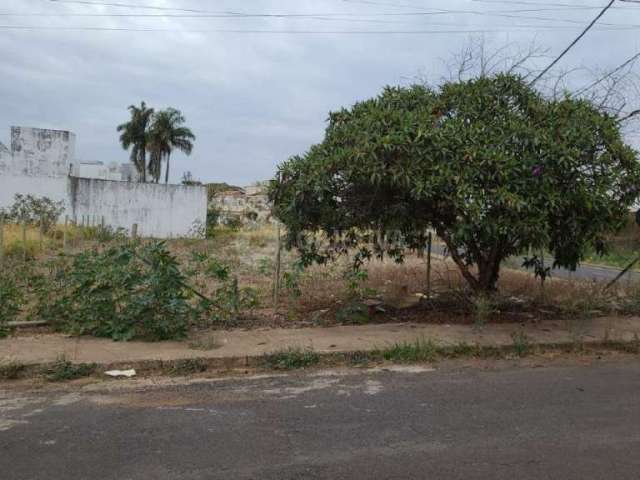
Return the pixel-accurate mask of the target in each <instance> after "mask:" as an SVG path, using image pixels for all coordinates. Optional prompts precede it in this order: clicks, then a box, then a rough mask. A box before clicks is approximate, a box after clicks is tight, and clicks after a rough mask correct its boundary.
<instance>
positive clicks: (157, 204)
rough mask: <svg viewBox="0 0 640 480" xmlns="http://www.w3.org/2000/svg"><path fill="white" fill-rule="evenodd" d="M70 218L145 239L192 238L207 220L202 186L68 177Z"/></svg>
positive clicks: (205, 196)
mask: <svg viewBox="0 0 640 480" xmlns="http://www.w3.org/2000/svg"><path fill="white" fill-rule="evenodd" d="M69 202H70V204H71V209H72V217H73V218H75V219H76V221H78V222H80V221H81V220H82V217H83V216H85V217H86V216H88V217H89V218H90V219H91V221H92V222H93V221H94V219H95V221H96V222H97V223H100V222H101V220H102V217H104V222H105V224H106V225H110V226H112V227H114V228H124V229H126V230H127V231H130V230H131V226H132V225H133V224H134V223H136V224H138V234H139V235H140V236H145V237H157V238H168V237H177V236H180V237H188V236H195V235H196V233H197V228H194V227H195V226H197V225H205V224H206V220H207V190H206V188H205V187H199V186H186V185H162V184H153V183H130V182H118V181H111V180H99V179H94V178H76V177H69Z"/></svg>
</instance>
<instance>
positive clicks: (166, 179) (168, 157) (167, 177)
mask: <svg viewBox="0 0 640 480" xmlns="http://www.w3.org/2000/svg"><path fill="white" fill-rule="evenodd" d="M170 158H171V154H170V153H167V170H166V172H165V175H164V183H165V184H168V183H169V159H170Z"/></svg>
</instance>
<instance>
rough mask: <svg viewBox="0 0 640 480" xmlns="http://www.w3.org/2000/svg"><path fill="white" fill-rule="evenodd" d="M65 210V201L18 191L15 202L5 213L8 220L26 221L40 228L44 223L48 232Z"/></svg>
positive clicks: (43, 227) (44, 228) (43, 226)
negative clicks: (55, 200) (23, 193)
mask: <svg viewBox="0 0 640 480" xmlns="http://www.w3.org/2000/svg"><path fill="white" fill-rule="evenodd" d="M63 211H64V207H63V202H54V201H53V200H51V199H50V198H48V197H36V196H33V195H22V194H20V193H16V195H15V197H14V199H13V204H12V205H11V206H10V207H9V208H8V209H7V210H6V212H4V213H3V215H4V216H5V219H6V220H8V221H13V222H15V223H26V224H28V225H34V226H37V227H38V228H39V227H40V225H42V229H43V231H44V232H48V231H49V230H51V228H52V227H54V226H55V225H56V222H57V221H58V218H59V217H60V214H62V212H63Z"/></svg>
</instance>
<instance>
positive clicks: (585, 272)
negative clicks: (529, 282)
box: [433, 243, 640, 284]
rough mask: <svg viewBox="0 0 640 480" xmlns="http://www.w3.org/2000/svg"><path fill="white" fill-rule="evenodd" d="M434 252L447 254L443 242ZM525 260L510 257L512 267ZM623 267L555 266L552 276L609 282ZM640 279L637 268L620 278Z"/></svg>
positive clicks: (629, 280)
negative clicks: (570, 267)
mask: <svg viewBox="0 0 640 480" xmlns="http://www.w3.org/2000/svg"><path fill="white" fill-rule="evenodd" d="M433 253H435V254H436V255H446V248H445V247H444V245H442V244H435V243H434V244H433ZM523 261H524V257H523V258H517V257H513V258H511V259H510V266H511V268H516V269H522V270H526V269H524V268H523V267H522V266H521V265H522V262H523ZM546 262H547V263H548V265H549V266H551V263H553V259H551V258H547V259H546ZM621 270H622V269H621V268H615V267H605V266H598V265H589V264H583V265H579V266H578V268H576V270H575V272H571V271H569V270H565V269H564V268H553V269H552V270H551V276H552V277H553V278H568V279H575V280H589V281H598V282H609V281H611V280H613V279H614V278H616V276H617V275H618V274H619V273H620V271H621ZM527 271H529V272H530V273H533V269H529V270H527ZM639 280H640V272H639V271H637V270H630V271H628V272H627V273H625V274H624V275H623V276H622V278H620V280H619V282H620V284H624V283H625V282H637V281H639Z"/></svg>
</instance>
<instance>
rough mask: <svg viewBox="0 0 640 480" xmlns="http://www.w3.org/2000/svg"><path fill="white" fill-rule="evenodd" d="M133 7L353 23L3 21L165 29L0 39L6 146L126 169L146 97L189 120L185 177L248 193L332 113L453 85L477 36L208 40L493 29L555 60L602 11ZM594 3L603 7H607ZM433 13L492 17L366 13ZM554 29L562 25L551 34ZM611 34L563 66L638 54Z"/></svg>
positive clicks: (44, 8)
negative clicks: (16, 142)
mask: <svg viewBox="0 0 640 480" xmlns="http://www.w3.org/2000/svg"><path fill="white" fill-rule="evenodd" d="M96 1H97V0H96ZM544 1H545V0H538V2H544ZM567 2H571V3H575V5H584V3H583V2H582V1H580V2H578V1H574V0H565V2H562V3H567ZM121 3H137V4H146V5H151V4H152V5H155V6H164V7H173V8H188V9H206V10H216V11H223V10H234V11H237V10H241V11H243V12H247V13H257V12H274V13H275V12H277V13H285V12H286V13H301V14H315V13H318V14H321V13H325V14H326V13H348V14H350V15H351V16H348V17H342V18H336V17H335V16H333V17H332V16H329V17H327V16H325V17H321V18H312V19H311V18H304V19H301V18H269V19H264V18H241V19H240V18H183V17H153V18H136V17H39V16H26V17H12V16H2V17H0V24H2V25H22V26H24V25H32V26H41V27H47V28H69V27H71V28H77V27H80V28H83V27H87V26H91V27H100V28H136V29H145V28H146V29H165V30H167V31H162V32H149V31H147V32H125V31H77V30H11V29H0V49H1V51H2V52H3V56H2V61H1V62H0V92H1V94H2V97H1V98H2V104H1V105H0V107H1V108H0V140H3V141H6V140H7V139H8V128H9V126H10V125H26V126H41V127H50V128H63V129H70V130H73V131H74V132H76V133H77V135H78V146H77V150H78V155H79V156H80V157H81V158H82V159H86V160H102V161H105V162H109V161H112V160H117V161H125V160H126V159H127V154H126V152H124V151H123V150H122V149H121V148H120V146H119V144H118V136H117V133H116V131H115V126H116V125H117V124H119V123H121V122H123V121H125V120H126V119H127V111H126V107H127V106H128V105H129V104H131V103H138V102H139V101H140V100H145V101H146V102H147V103H149V104H151V105H153V106H155V107H157V108H162V107H166V106H174V107H176V108H179V109H181V110H182V111H183V113H184V114H185V116H186V117H187V121H188V124H189V126H190V127H191V128H192V129H193V130H194V133H195V134H196V135H197V137H198V139H197V142H196V149H195V151H194V153H193V155H192V156H191V157H184V156H180V155H176V159H175V161H174V163H173V165H174V169H173V170H174V180H178V179H179V177H180V176H181V174H182V172H183V171H185V170H191V171H192V172H193V173H194V175H195V176H196V177H198V178H201V179H203V180H207V181H229V182H233V183H240V184H246V183H249V182H251V181H253V180H258V179H264V178H269V177H270V176H271V175H272V174H273V172H274V170H275V166H276V165H277V163H279V162H281V161H282V160H284V159H286V158H287V157H288V156H290V155H293V154H296V153H302V152H303V151H304V150H306V149H307V148H308V147H309V145H311V144H312V143H314V142H317V141H319V140H320V139H321V138H322V134H323V130H324V127H325V119H326V117H327V114H328V112H329V111H330V110H335V109H338V108H340V107H342V106H347V105H350V104H352V103H354V102H355V101H357V100H361V99H364V98H367V97H370V96H372V95H375V94H376V93H378V92H379V90H380V89H381V88H382V87H383V86H384V85H386V84H398V83H406V82H408V81H410V80H411V79H412V78H415V77H416V76H417V75H418V74H420V73H422V74H423V76H425V77H427V78H428V79H430V80H437V79H439V78H441V77H442V76H443V75H445V74H446V73H447V72H446V68H445V65H444V62H443V59H447V58H450V57H451V54H452V53H453V52H457V51H459V50H460V49H461V48H462V47H463V45H464V44H465V42H467V41H468V38H469V35H470V34H468V33H447V34H412V35H399V34H397V35H396V34H394V35H390V34H389V35H385V34H362V35H353V34H350V35H349V34H337V33H332V34H265V33H229V32H226V33H225V32H219V31H205V30H219V29H227V30H230V29H231V30H232V29H245V30H275V31H278V30H313V31H327V30H331V31H345V30H347V31H355V30H366V31H372V30H385V31H390V30H393V31H408V30H412V31H415V30H422V31H424V30H430V31H433V30H447V31H450V30H456V31H472V30H473V31H479V30H482V31H486V33H485V34H484V35H485V37H486V38H488V39H489V40H490V41H491V43H492V44H493V45H495V46H498V45H500V44H503V43H505V42H515V43H518V44H522V45H528V44H530V43H531V42H532V41H534V40H535V42H536V43H537V44H538V45H539V46H541V47H548V48H549V52H550V55H554V54H557V53H559V52H560V51H561V49H562V48H563V47H564V46H566V45H567V44H568V43H569V42H570V41H571V39H572V38H573V37H575V36H576V35H577V33H578V32H579V28H580V27H581V25H580V24H578V23H576V24H571V23H569V22H563V21H562V20H563V19H564V20H569V21H578V22H584V25H586V24H587V23H588V21H589V20H590V19H591V18H593V17H594V16H595V14H596V13H597V10H595V9H591V10H583V9H580V10H575V9H568V8H567V9H564V10H552V11H546V10H545V11H541V12H532V11H529V12H518V13H512V14H511V15H519V16H524V17H529V18H522V19H520V18H518V19H515V18H505V17H499V16H489V15H487V13H489V12H497V11H500V12H505V11H507V10H527V9H528V10H535V9H544V8H545V7H544V6H540V5H538V6H535V5H521V4H518V3H517V2H514V3H512V4H508V3H484V2H477V1H472V0H452V1H446V2H445V1H435V0H432V1H429V2H427V1H419V0H385V1H380V2H378V3H388V4H393V6H392V5H376V4H375V2H371V3H367V2H345V1H340V0H327V1H323V2H318V1H295V2H294V1H267V0H264V1H254V2H242V4H241V5H239V4H238V2H232V1H227V0H220V1H216V2H215V3H214V2H206V1H203V0H164V1H153V2H152V1H151V0H127V1H126V2H125V1H124V0H122V2H121ZM618 3H619V4H620V2H618ZM398 4H399V5H398ZM548 4H552V2H548ZM401 5H402V6H401ZM407 5H410V6H407ZM590 5H593V6H598V4H597V3H596V2H595V1H594V2H593V3H592V4H590ZM620 5H621V7H620V8H617V9H615V10H612V11H611V12H608V13H607V15H606V17H605V18H604V19H603V20H602V21H603V22H605V23H614V24H640V5H637V6H636V5H633V4H620ZM434 8H440V9H450V10H458V11H459V10H467V11H468V10H473V11H477V12H480V13H484V15H483V14H465V15H461V14H447V15H435V16H424V15H420V16H368V15H371V14H379V13H385V12H386V13H395V14H397V13H410V12H421V11H427V10H429V9H434ZM548 8H550V7H548ZM0 13H24V14H29V15H33V14H38V13H45V14H55V13H63V14H109V13H161V12H154V11H150V10H135V9H126V8H116V7H106V6H95V5H94V6H90V5H79V4H73V3H57V2H51V1H48V0H4V1H3V2H2V6H1V7H0ZM169 13H174V14H180V13H181V12H169ZM182 13H184V12H182ZM531 17H538V18H540V17H542V18H543V20H540V19H533V18H531ZM523 25H524V26H530V25H537V26H539V28H535V29H534V28H529V27H527V28H523V27H521V26H523ZM548 26H553V27H554V28H553V29H546V27H548ZM556 27H563V28H562V29H559V28H556ZM611 28H612V27H610V26H609V27H607V26H603V27H602V28H601V29H599V30H598V29H596V30H594V31H592V32H589V34H588V35H587V36H586V37H585V39H583V41H581V42H580V43H579V44H578V45H577V46H576V48H575V49H574V50H573V51H572V52H571V53H570V55H568V56H567V57H566V58H565V59H563V61H562V65H561V67H560V68H572V67H577V66H585V67H589V68H591V69H597V68H600V69H606V68H610V67H614V66H616V65H618V64H620V63H622V62H623V61H624V60H626V59H627V58H629V57H630V56H631V55H633V54H634V53H635V52H637V51H640V36H638V35H637V32H638V30H631V29H626V30H612V29H611ZM540 62H542V63H543V62H544V61H542V60H541V61H540ZM590 78H592V77H589V76H588V75H587V73H586V72H585V71H579V72H577V73H575V74H572V75H571V77H570V81H571V82H572V84H574V85H575V86H580V85H583V84H585V83H588V81H589V79H590ZM639 103H640V102H639Z"/></svg>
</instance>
